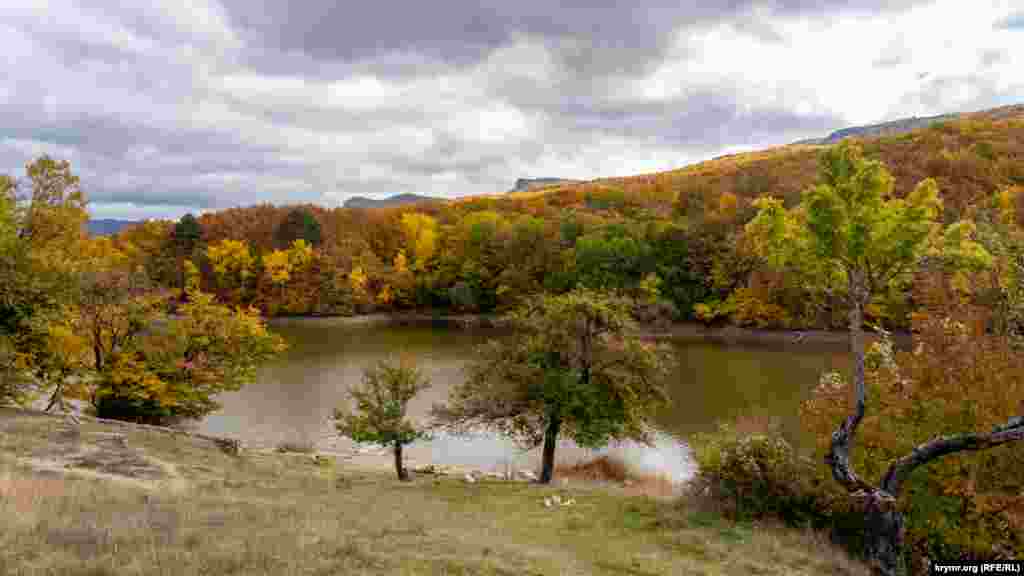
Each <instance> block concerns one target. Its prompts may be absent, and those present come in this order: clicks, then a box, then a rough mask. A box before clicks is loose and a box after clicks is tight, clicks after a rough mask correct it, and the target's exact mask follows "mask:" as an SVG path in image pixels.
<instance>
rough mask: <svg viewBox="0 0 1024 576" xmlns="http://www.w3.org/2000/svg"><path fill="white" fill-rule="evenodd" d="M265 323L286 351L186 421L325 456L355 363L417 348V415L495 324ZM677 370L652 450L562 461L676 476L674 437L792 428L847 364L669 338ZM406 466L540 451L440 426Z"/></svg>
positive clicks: (824, 354)
mask: <svg viewBox="0 0 1024 576" xmlns="http://www.w3.org/2000/svg"><path fill="white" fill-rule="evenodd" d="M274 329H275V330H276V331H278V332H279V333H281V334H282V335H283V336H284V337H285V338H286V339H287V340H288V342H289V344H290V346H291V348H290V350H289V351H288V352H287V353H286V354H285V355H284V356H283V357H282V358H281V359H279V360H278V361H277V362H276V363H274V364H273V365H270V366H267V367H265V368H264V369H262V370H261V371H260V373H259V377H258V379H257V381H256V382H255V383H254V384H252V385H250V386H247V387H245V388H243V389H242V390H240V391H238V392H232V393H227V394H224V395H223V396H221V397H220V398H219V400H220V402H221V403H222V404H223V408H222V410H220V411H219V412H217V413H214V414H212V415H210V416H209V417H207V418H206V419H204V420H203V421H201V422H199V423H198V424H197V425H196V426H195V427H196V428H197V429H198V430H199V431H201V432H204V433H207V434H216V435H223V436H231V437H236V438H240V439H242V440H243V441H245V442H246V444H248V445H250V446H254V447H257V448H272V447H275V446H278V445H280V444H281V443H284V442H291V443H312V444H313V445H315V447H316V448H317V449H318V450H321V451H325V452H340V453H343V452H347V451H349V450H351V449H352V448H353V445H352V443H351V442H350V441H348V440H346V439H343V438H339V437H338V436H337V434H336V433H335V431H334V428H333V425H332V423H331V420H330V416H331V413H332V410H333V408H334V407H335V406H337V405H338V404H339V403H341V402H342V401H343V400H344V398H345V391H346V389H347V386H348V385H350V384H352V383H356V382H359V380H360V379H361V377H362V370H363V369H364V368H365V367H367V366H370V365H371V364H373V363H374V362H376V361H378V360H380V359H382V358H385V357H387V356H388V355H390V354H394V353H397V352H405V353H409V354H412V355H414V356H415V357H416V358H417V360H418V362H419V365H420V367H421V369H423V370H424V372H425V373H426V375H427V376H428V377H429V378H430V380H431V382H432V383H433V386H432V387H431V388H430V389H429V390H427V391H425V392H424V393H422V394H421V395H420V396H418V397H417V398H416V399H414V400H413V402H412V403H411V404H410V407H409V413H410V416H411V417H413V418H416V419H425V418H426V416H427V414H428V411H429V409H430V407H431V406H432V405H433V404H434V403H436V402H443V401H445V400H446V399H447V395H448V391H449V390H450V388H451V387H452V386H453V385H454V384H456V383H458V382H460V381H461V380H462V377H463V375H462V367H463V365H464V364H465V362H466V361H467V359H468V358H470V357H471V355H472V354H473V346H474V345H476V344H479V343H482V342H484V341H485V340H486V339H487V338H490V337H498V336H500V335H501V333H500V332H498V331H496V330H493V329H481V328H474V329H450V328H444V327H440V326H435V327H431V326H393V325H381V324H367V325H352V324H350V323H346V322H345V321H342V320H315V319H309V320H292V321H287V322H281V323H276V324H275V325H274ZM675 349H676V352H677V353H678V356H679V360H680V362H679V369H678V370H677V372H676V373H675V374H674V375H673V376H672V382H671V386H670V395H671V403H670V405H669V406H667V407H666V408H665V409H664V410H662V411H661V412H660V413H659V414H658V415H657V422H658V426H659V428H660V429H661V431H662V433H661V434H659V435H658V437H657V442H656V445H655V447H654V448H647V447H643V446H638V445H636V444H634V443H628V442H627V443H622V444H616V445H612V446H609V447H606V448H604V449H602V450H598V451H594V450H589V449H583V448H579V447H577V446H575V445H574V444H573V443H571V442H568V441H566V442H563V444H562V446H561V447H560V448H559V451H558V453H557V454H558V459H559V462H560V463H566V464H571V463H574V462H576V461H579V460H583V459H588V458H592V457H593V456H595V455H599V454H606V453H607V454H610V455H612V456H614V457H616V458H618V459H621V460H623V461H624V462H626V463H627V464H628V465H629V466H630V467H632V468H634V469H635V470H636V471H641V472H651V471H655V470H656V471H659V472H661V473H665V474H668V475H670V476H672V477H674V478H677V479H685V478H686V477H688V475H689V474H691V473H692V464H691V462H690V459H689V455H688V452H687V449H686V447H685V444H684V443H682V439H684V438H685V437H687V436H688V435H690V434H693V433H696V432H702V431H709V430H711V429H713V428H714V425H715V422H716V421H717V420H719V419H730V420H732V419H735V418H736V417H739V416H756V417H764V418H776V419H778V420H779V421H780V422H782V423H783V426H784V428H786V429H788V430H789V431H791V432H792V431H795V430H796V423H797V414H796V410H797V407H798V405H799V402H800V400H801V399H802V398H804V397H805V395H806V394H807V392H808V391H809V390H810V388H811V387H812V386H813V385H814V383H815V382H816V381H817V378H818V374H820V372H821V371H822V370H827V369H843V368H845V366H846V358H845V354H843V353H842V352H838V351H835V350H834V349H833V350H832V351H825V350H821V349H818V350H814V349H811V348H809V347H808V346H807V345H788V344H787V345H774V346H757V347H752V346H722V345H711V344H682V343H677V344H675ZM406 453H407V455H408V458H409V459H410V461H412V462H414V463H423V464H425V463H428V462H433V463H437V464H446V465H455V466H469V467H475V468H480V469H484V470H494V471H503V470H504V468H505V467H506V466H511V467H517V468H522V467H536V465H537V462H538V461H539V451H538V450H531V451H523V450H521V449H519V447H517V446H516V445H515V444H514V443H513V442H512V441H511V440H508V439H506V438H502V437H498V436H494V435H488V434H484V435H477V436H474V437H469V438H463V437H452V436H449V435H446V434H438V435H436V436H435V437H434V438H433V439H431V440H430V441H422V442H417V443H415V444H413V445H412V446H410V447H409V448H408V449H407V451H406Z"/></svg>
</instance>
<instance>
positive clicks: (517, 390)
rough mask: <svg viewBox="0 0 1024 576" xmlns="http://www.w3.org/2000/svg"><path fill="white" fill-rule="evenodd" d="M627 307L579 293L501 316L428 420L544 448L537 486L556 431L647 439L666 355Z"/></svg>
mask: <svg viewBox="0 0 1024 576" xmlns="http://www.w3.org/2000/svg"><path fill="white" fill-rule="evenodd" d="M629 307H630V305H629V302H628V301H626V300H624V299H621V298H618V297H614V296H609V295H606V294H602V293H599V292H593V291H591V290H586V289H577V290H575V291H573V292H570V293H568V294H564V295H560V296H540V297H537V298H535V299H534V300H532V301H530V302H528V303H527V304H525V305H524V306H523V307H521V308H520V309H519V310H518V311H516V312H514V313H512V314H510V315H509V316H508V320H510V322H511V324H512V326H513V327H514V328H515V332H514V333H513V335H512V336H511V337H510V338H506V339H500V340H492V341H491V342H489V343H488V344H486V345H484V346H482V347H481V348H480V349H479V351H478V354H477V356H476V358H474V359H473V361H472V362H471V363H470V364H469V366H468V368H467V379H466V381H465V382H464V383H463V384H461V385H459V386H458V387H456V388H455V389H454V390H453V391H452V393H451V396H450V398H449V403H448V405H447V406H435V407H434V415H435V417H436V418H437V419H438V421H439V423H441V424H442V425H447V426H449V427H451V428H453V429H454V430H456V431H463V432H471V431H474V430H476V429H479V428H484V429H491V430H495V431H497V432H500V433H503V434H506V435H508V436H511V437H513V438H515V439H517V440H518V441H519V442H520V443H521V444H524V445H526V446H529V447H535V446H539V445H543V446H544V449H543V463H542V470H541V476H540V482H541V483H549V482H550V481H551V476H552V473H553V470H554V462H555V446H556V444H557V441H558V438H559V436H560V435H563V434H564V435H567V436H569V437H570V438H572V439H573V440H575V441H576V442H577V443H578V444H580V445H582V446H589V447H598V446H602V445H604V444H606V443H607V442H608V441H609V440H612V439H615V440H621V439H626V438H630V439H634V440H638V441H641V442H648V443H649V442H650V436H649V433H650V426H649V424H650V420H651V417H652V415H653V412H654V409H655V408H657V407H658V406H660V405H662V404H663V403H664V402H665V401H666V400H667V393H666V389H665V375H666V373H667V368H668V366H669V365H670V364H669V359H670V356H669V352H668V350H667V349H666V348H663V347H661V346H656V345H654V344H650V343H646V342H642V341H641V340H640V338H639V337H638V335H637V331H636V326H635V324H634V322H633V321H632V319H631V318H630V315H629Z"/></svg>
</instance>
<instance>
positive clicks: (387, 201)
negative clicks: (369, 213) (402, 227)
mask: <svg viewBox="0 0 1024 576" xmlns="http://www.w3.org/2000/svg"><path fill="white" fill-rule="evenodd" d="M437 200H440V198H433V197H431V196H420V195H419V194H395V195H394V196H388V197H387V198H381V199H380V200H377V199H374V198H367V197H365V196H353V197H351V198H349V199H348V200H345V208H389V207H392V206H404V205H406V204H418V203H420V202H433V201H437Z"/></svg>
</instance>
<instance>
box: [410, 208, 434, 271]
mask: <svg viewBox="0 0 1024 576" xmlns="http://www.w3.org/2000/svg"><path fill="white" fill-rule="evenodd" d="M401 227H402V235H403V236H404V237H405V245H406V246H407V247H408V249H409V251H410V252H411V253H412V257H413V264H412V268H413V269H415V270H423V269H425V268H426V267H427V264H428V263H429V262H430V259H431V258H432V257H433V256H434V254H435V253H436V252H437V232H438V226H437V220H435V219H434V218H433V217H431V216H428V215H427V214H420V213H419V212H409V213H406V214H403V215H402V221H401Z"/></svg>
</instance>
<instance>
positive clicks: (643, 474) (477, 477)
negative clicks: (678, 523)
mask: <svg viewBox="0 0 1024 576" xmlns="http://www.w3.org/2000/svg"><path fill="white" fill-rule="evenodd" d="M18 418H44V419H50V420H51V421H61V422H63V423H64V424H68V425H71V426H74V427H78V426H80V425H81V424H84V423H91V424H98V425H101V426H106V427H108V429H111V428H112V429H115V430H123V431H129V430H131V431H141V432H156V433H161V434H167V435H170V436H179V437H186V438H189V439H196V440H202V441H205V442H209V443H211V444H213V446H214V447H215V448H216V449H219V450H220V451H222V452H224V453H226V454H228V455H230V456H235V457H243V456H244V455H245V454H246V453H250V454H273V455H276V456H279V457H281V458H286V459H295V460H298V461H308V462H310V463H312V464H313V465H317V466H320V465H323V464H325V463H326V462H327V460H326V459H330V460H333V461H335V462H336V463H337V464H340V465H343V466H345V467H347V468H349V469H353V470H357V471H361V472H367V473H383V474H391V473H393V472H394V460H393V459H392V453H391V450H390V449H389V448H386V447H380V446H371V445H363V446H357V447H354V448H352V449H351V450H346V451H338V450H317V449H314V450H311V451H308V452H307V451H290V450H280V449H277V448H248V447H247V446H246V443H245V441H243V440H241V439H238V438H233V437H229V436H215V435H210V434H202V433H199V432H195V431H192V430H189V429H188V428H186V427H182V426H180V425H167V426H157V425H153V424H140V423H136V422H127V421H123V420H113V419H109V418H98V417H96V416H90V415H88V414H84V413H82V411H81V410H80V407H77V409H72V410H69V411H67V412H47V411H45V410H40V409H36V408H26V407H21V406H10V405H0V431H3V430H4V424H5V421H8V420H16V419H18ZM609 459H611V460H613V461H615V462H616V463H617V464H618V466H620V467H621V475H622V478H596V477H591V474H589V473H588V472H589V469H590V468H592V467H593V465H594V464H595V463H596V462H600V461H602V460H609ZM404 460H405V467H406V470H407V471H408V472H409V474H410V476H412V477H417V476H420V477H441V476H446V477H449V478H456V479H460V480H462V481H465V482H468V483H471V484H472V483H476V482H480V481H481V480H485V479H487V480H492V481H494V480H497V481H502V482H527V483H533V482H535V481H536V477H537V474H538V471H536V470H534V469H533V467H532V466H528V465H512V464H509V465H507V466H505V467H504V469H503V470H501V471H500V472H499V471H498V470H497V469H491V470H487V469H485V468H481V467H477V466H465V465H451V464H440V463H435V462H431V461H422V460H419V459H416V458H407V459H404ZM556 468H557V469H558V470H559V471H560V473H559V475H558V477H557V478H556V479H555V480H554V481H552V483H551V486H552V487H565V486H567V485H569V484H570V483H571V484H572V485H573V486H574V487H577V488H580V487H591V488H598V487H600V488H605V489H611V490H613V491H619V492H622V493H623V494H626V495H629V494H633V495H636V494H647V495H648V496H652V497H656V498H658V497H662V498H663V497H666V496H678V495H679V494H681V492H682V490H685V488H686V486H687V485H689V480H690V479H691V478H692V476H691V478H687V479H685V480H674V479H672V478H671V476H670V475H669V474H664V473H657V472H651V471H640V470H634V469H632V467H631V466H629V465H628V464H627V463H626V462H625V460H624V459H623V458H622V457H620V456H616V455H613V454H611V453H609V452H607V451H606V452H605V453H603V454H599V455H595V457H594V458H591V459H590V460H578V461H575V462H562V463H559V464H556Z"/></svg>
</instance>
